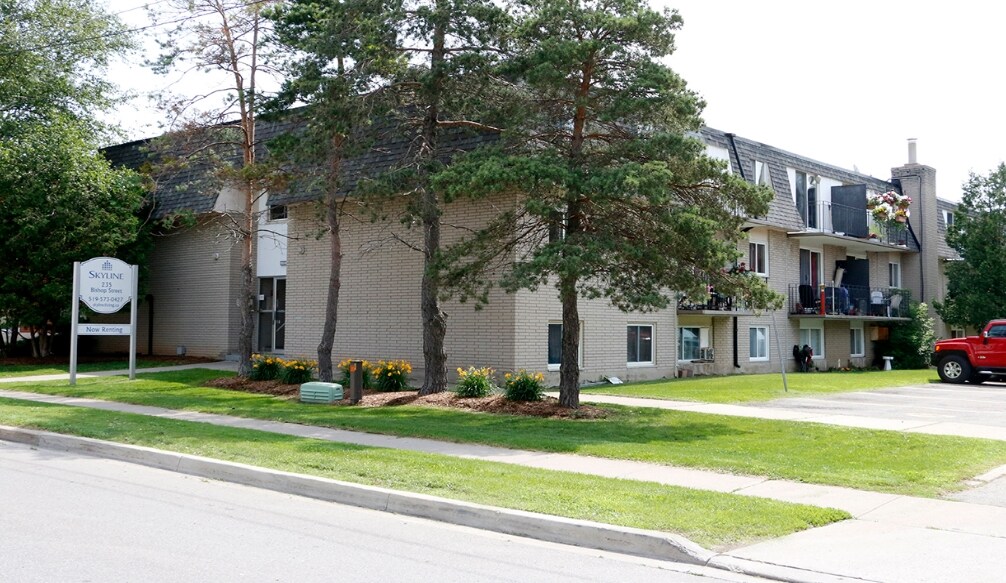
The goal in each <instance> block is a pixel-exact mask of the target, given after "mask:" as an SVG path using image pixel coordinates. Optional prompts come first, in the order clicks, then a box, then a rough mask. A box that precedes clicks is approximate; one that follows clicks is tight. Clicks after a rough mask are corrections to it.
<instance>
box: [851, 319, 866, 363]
mask: <svg viewBox="0 0 1006 583" xmlns="http://www.w3.org/2000/svg"><path fill="white" fill-rule="evenodd" d="M849 326H850V327H849V356H866V342H865V340H864V336H863V323H862V322H853V323H852V324H850V325H849Z"/></svg>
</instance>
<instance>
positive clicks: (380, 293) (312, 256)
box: [285, 202, 519, 379]
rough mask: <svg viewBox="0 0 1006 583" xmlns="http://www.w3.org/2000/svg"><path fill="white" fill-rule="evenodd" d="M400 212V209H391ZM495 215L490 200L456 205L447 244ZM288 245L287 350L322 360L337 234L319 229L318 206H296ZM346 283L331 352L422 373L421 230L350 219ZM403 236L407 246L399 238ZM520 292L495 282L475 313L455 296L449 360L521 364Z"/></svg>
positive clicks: (345, 226)
mask: <svg viewBox="0 0 1006 583" xmlns="http://www.w3.org/2000/svg"><path fill="white" fill-rule="evenodd" d="M388 210H389V215H390V216H394V211H395V210H396V209H394V208H389V209H388ZM488 216H490V214H489V210H488V208H487V203H470V202H458V203H455V204H452V205H449V206H448V208H447V210H446V212H445V214H444V217H443V223H444V228H443V237H442V239H443V242H444V243H445V244H448V243H450V242H452V241H455V240H457V239H458V238H459V237H461V236H462V234H463V233H465V232H466V231H465V230H463V229H460V228H457V227H454V225H463V226H466V227H477V226H479V225H480V224H482V222H483V221H484V220H485V218H486V217H488ZM289 225H290V236H291V240H290V246H289V251H288V256H287V327H286V350H285V353H286V355H288V356H299V357H309V358H317V347H318V343H319V341H320V339H321V332H322V328H323V322H324V316H325V304H326V301H327V290H328V280H329V274H330V257H331V252H330V244H331V243H330V238H329V236H328V235H325V236H322V237H320V238H318V237H316V236H314V235H315V233H316V232H318V231H319V224H318V221H317V212H316V211H315V207H314V205H313V204H301V205H296V206H294V207H292V208H291V209H290V223H289ZM341 234H342V248H343V264H342V271H341V275H342V282H341V290H340V294H339V319H338V326H337V332H336V340H335V346H334V348H333V358H335V359H337V360H338V359H342V358H350V357H352V358H362V359H368V360H378V359H405V360H408V361H410V362H411V363H412V365H413V369H414V375H413V377H414V379H421V378H422V374H423V370H422V369H423V344H422V318H421V314H420V283H421V279H422V269H423V257H422V253H421V252H420V251H418V250H416V249H413V248H410V246H409V245H413V246H415V247H416V248H421V240H422V239H421V238H422V229H421V227H419V226H417V227H415V228H413V229H406V228H405V227H404V226H403V225H401V224H400V223H399V222H398V221H396V220H394V219H391V220H388V221H377V222H371V221H370V220H369V219H367V218H366V217H350V216H347V217H345V218H344V219H343V223H342V229H341ZM396 238H397V239H401V240H404V241H406V242H408V243H409V244H405V243H403V242H401V241H399V240H397V239H396ZM514 305H515V300H514V297H513V296H510V295H507V294H505V293H503V292H502V291H500V290H499V289H498V288H497V289H494V290H493V291H492V292H491V294H490V298H489V303H488V305H486V306H485V307H484V308H483V309H481V310H477V309H476V308H475V305H474V304H473V303H471V302H469V303H461V302H458V301H454V300H451V301H447V302H444V303H443V310H444V311H445V312H446V313H447V337H446V339H445V343H446V351H447V355H448V367H449V370H451V371H453V370H454V369H455V368H457V367H468V366H473V365H474V366H492V367H494V368H497V369H500V370H511V369H513V368H514V350H515V349H514V345H515V342H518V341H519V339H518V338H515V335H514V334H513V333H512V332H511V331H512V330H514V328H515V327H514V319H515V315H514Z"/></svg>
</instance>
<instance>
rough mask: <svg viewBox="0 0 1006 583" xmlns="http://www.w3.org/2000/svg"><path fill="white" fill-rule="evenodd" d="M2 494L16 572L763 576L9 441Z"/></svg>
mask: <svg viewBox="0 0 1006 583" xmlns="http://www.w3.org/2000/svg"><path fill="white" fill-rule="evenodd" d="M543 495H547V494H546V493H543ZM0 501H2V504H3V506H2V508H3V509H2V511H0V579H2V580H3V581H4V582H5V583H27V582H46V583H49V582H55V581H58V582H61V583H71V582H92V581H93V582H102V583H111V582H117V581H144V582H151V583H153V582H161V581H164V582H167V581H172V582H177V581H215V582H227V581H241V582H242V583H252V582H257V581H297V582H298V583H310V582H313V581H325V582H331V581H352V582H371V581H372V582H378V581H380V582H382V583H384V582H389V581H435V582H442V583H452V582H458V583H461V582H464V583H472V582H478V581H492V582H496V581H499V582H502V581H520V582H526V583H534V582H542V583H544V582H549V583H554V582H562V581H570V582H573V581H617V582H619V583H631V582H635V581H639V582H643V581H646V582H649V581H670V582H696V583H711V582H712V583H715V582H718V581H733V582H743V581H749V582H751V581H757V580H756V579H753V578H750V577H744V576H741V575H735V574H732V573H727V572H724V571H718V570H714V569H706V568H701V567H693V566H688V565H680V564H675V563H665V562H660V561H653V560H647V559H640V558H636V557H627V556H622V555H616V554H611V553H603V552H599V551H588V550H584V549H579V548H576V547H569V546H563V545H556V544H550V543H542V542H539V541H533V540H529V539H521V538H518V537H512V536H506V535H500V534H496V533H488V532H484V531H479V530H475V529H469V528H463V527H456V526H451V525H444V524H440V523H436V522H432V521H427V520H421V519H413V518H408V517H402V516H396V515H393V514H387V513H382V512H376V511H370V510H363V509H359V508H353V507H347V506H340V505H337V504H331V503H326V502H320V501H316V500H310V499H306V498H299V497H296V496H289V495H285V494H280V493H276V492H270V491H263V490H257V489H254V488H248V487H244V486H238V485H234V484H227V483H222V482H215V481H210V480H203V479H199V478H194V477H191V476H185V475H181V474H175V473H172V472H166V471H161V470H155V469H151V468H146V467H141V466H134V465H131V464H126V463H121V462H114V461H109V460H103V459H95V458H89V457H82V456H75V455H69V454H64V453H58V452H53V451H44V450H42V451H39V450H32V449H29V448H27V447H24V446H21V445H15V444H11V443H7V442H2V441H0Z"/></svg>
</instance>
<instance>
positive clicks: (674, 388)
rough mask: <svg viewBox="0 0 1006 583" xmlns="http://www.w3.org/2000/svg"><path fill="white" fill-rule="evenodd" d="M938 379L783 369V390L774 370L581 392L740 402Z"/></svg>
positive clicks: (907, 373)
mask: <svg viewBox="0 0 1006 583" xmlns="http://www.w3.org/2000/svg"><path fill="white" fill-rule="evenodd" d="M939 380H940V379H939V376H937V374H936V371H935V370H892V371H863V372H858V371H857V372H820V373H787V374H786V381H787V385H788V388H789V391H788V392H787V391H783V386H782V375H780V374H779V373H774V374H748V375H731V376H709V377H692V378H684V379H669V380H660V381H649V382H643V383H630V384H625V385H603V386H598V387H590V388H585V389H584V390H583V392H584V393H585V394H587V393H594V394H598V395H618V396H622V397H643V398H649V399H671V400H675V401H703V402H706V403H742V402H749V401H768V400H771V399H779V398H785V397H804V396H807V395H819V394H824V393H846V392H849V391H868V390H872V389H882V388H885V387H903V386H905V385H917V384H924V383H934V382H939Z"/></svg>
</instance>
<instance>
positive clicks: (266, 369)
mask: <svg viewBox="0 0 1006 583" xmlns="http://www.w3.org/2000/svg"><path fill="white" fill-rule="evenodd" d="M251 365H252V367H251V372H250V373H249V374H248V378H250V379H251V380H253V381H271V380H274V379H277V378H279V375H280V369H281V368H282V367H283V360H282V359H281V358H277V357H275V356H269V355H268V354H253V355H252V357H251Z"/></svg>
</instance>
